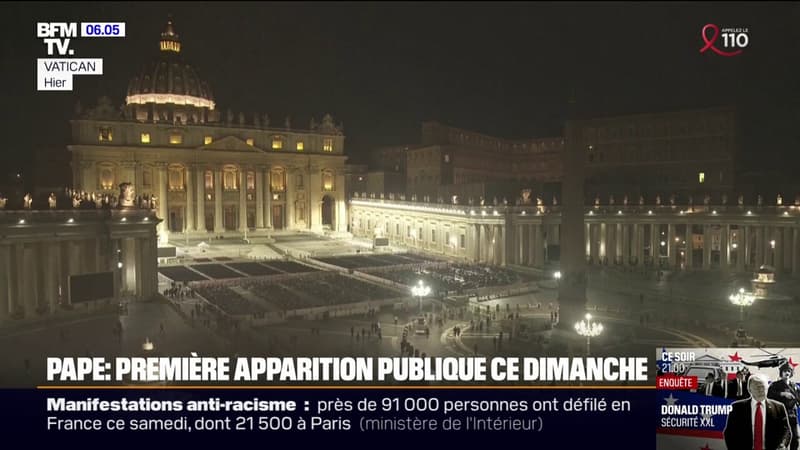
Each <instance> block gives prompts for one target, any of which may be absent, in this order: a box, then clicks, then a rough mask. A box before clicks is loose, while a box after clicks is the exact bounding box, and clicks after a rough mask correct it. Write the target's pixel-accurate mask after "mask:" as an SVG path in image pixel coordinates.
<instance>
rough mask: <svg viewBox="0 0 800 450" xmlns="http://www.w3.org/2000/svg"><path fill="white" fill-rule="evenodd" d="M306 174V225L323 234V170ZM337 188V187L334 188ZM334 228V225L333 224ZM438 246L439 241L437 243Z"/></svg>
mask: <svg viewBox="0 0 800 450" xmlns="http://www.w3.org/2000/svg"><path fill="white" fill-rule="evenodd" d="M304 172H305V175H304V176H305V177H306V180H307V184H306V185H305V186H306V192H307V193H306V198H307V199H308V203H309V206H308V207H307V210H308V211H306V223H307V224H308V225H307V226H308V228H309V229H311V230H313V231H316V232H320V233H321V232H322V170H320V168H319V167H316V166H311V167H310V168H309V169H308V170H307V171H304ZM334 188H336V186H334ZM325 193H326V194H328V195H330V196H331V197H335V195H334V193H333V192H329V191H326V192H325ZM334 208H336V202H335V201H334ZM331 227H333V224H331ZM437 244H438V241H437Z"/></svg>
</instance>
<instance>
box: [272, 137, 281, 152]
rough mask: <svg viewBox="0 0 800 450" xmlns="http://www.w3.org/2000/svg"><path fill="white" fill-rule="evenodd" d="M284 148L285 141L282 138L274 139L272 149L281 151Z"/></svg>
mask: <svg viewBox="0 0 800 450" xmlns="http://www.w3.org/2000/svg"><path fill="white" fill-rule="evenodd" d="M282 148H283V140H282V139H281V138H272V149H273V150H280V149H282Z"/></svg>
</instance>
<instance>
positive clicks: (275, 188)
mask: <svg viewBox="0 0 800 450" xmlns="http://www.w3.org/2000/svg"><path fill="white" fill-rule="evenodd" d="M269 182H270V187H271V188H272V192H284V191H286V170H284V168H283V167H273V168H272V170H270V176H269Z"/></svg>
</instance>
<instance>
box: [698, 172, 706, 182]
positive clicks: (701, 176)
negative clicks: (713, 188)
mask: <svg viewBox="0 0 800 450" xmlns="http://www.w3.org/2000/svg"><path fill="white" fill-rule="evenodd" d="M697 181H699V182H700V184H702V183H705V181H706V173H705V172H700V173H698V174H697Z"/></svg>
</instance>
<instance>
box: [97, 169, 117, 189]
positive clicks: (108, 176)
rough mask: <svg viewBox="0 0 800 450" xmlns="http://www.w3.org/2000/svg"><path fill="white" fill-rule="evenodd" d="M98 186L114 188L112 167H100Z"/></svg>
mask: <svg viewBox="0 0 800 450" xmlns="http://www.w3.org/2000/svg"><path fill="white" fill-rule="evenodd" d="M100 187H101V188H102V189H113V188H114V168H113V167H111V166H103V167H100Z"/></svg>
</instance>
